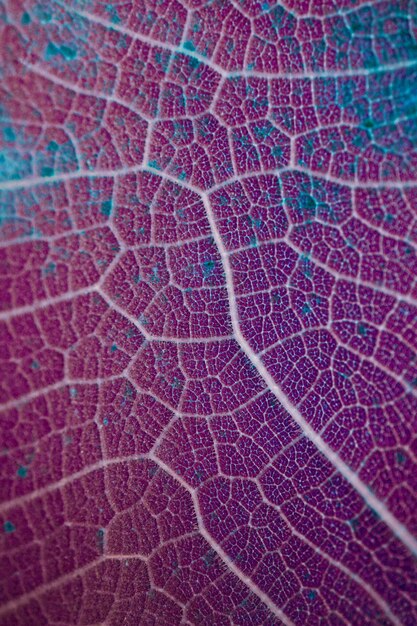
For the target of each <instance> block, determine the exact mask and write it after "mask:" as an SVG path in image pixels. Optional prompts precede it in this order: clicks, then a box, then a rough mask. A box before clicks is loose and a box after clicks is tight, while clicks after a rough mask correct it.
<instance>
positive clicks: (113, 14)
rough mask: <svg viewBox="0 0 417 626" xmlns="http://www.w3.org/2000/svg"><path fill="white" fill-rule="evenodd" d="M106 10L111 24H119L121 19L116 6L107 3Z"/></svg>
mask: <svg viewBox="0 0 417 626" xmlns="http://www.w3.org/2000/svg"><path fill="white" fill-rule="evenodd" d="M106 11H107V13H108V14H109V16H110V21H111V22H112V24H120V22H121V21H122V20H121V19H120V17H119V14H118V12H117V8H116V7H115V6H113V5H112V4H108V5H107V6H106Z"/></svg>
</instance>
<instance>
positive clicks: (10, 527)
mask: <svg viewBox="0 0 417 626" xmlns="http://www.w3.org/2000/svg"><path fill="white" fill-rule="evenodd" d="M3 529H4V532H5V533H6V534H8V535H9V534H10V533H14V531H15V530H16V526H15V525H14V524H13V523H12V522H10V521H9V520H6V521H5V522H4V524H3Z"/></svg>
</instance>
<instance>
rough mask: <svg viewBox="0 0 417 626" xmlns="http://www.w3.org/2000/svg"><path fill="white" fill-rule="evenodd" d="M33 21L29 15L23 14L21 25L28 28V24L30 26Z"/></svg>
mask: <svg viewBox="0 0 417 626" xmlns="http://www.w3.org/2000/svg"><path fill="white" fill-rule="evenodd" d="M31 21H32V20H31V17H30V15H29V13H23V15H22V19H21V20H20V23H21V24H22V26H26V25H27V24H30V23H31Z"/></svg>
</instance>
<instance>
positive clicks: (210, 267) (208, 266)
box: [203, 261, 216, 277]
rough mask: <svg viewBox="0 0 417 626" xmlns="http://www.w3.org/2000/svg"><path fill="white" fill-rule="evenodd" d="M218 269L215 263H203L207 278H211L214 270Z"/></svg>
mask: <svg viewBox="0 0 417 626" xmlns="http://www.w3.org/2000/svg"><path fill="white" fill-rule="evenodd" d="M215 267H216V263H215V261H204V263H203V274H204V276H205V277H208V276H210V275H211V274H212V273H213V272H214V268H215Z"/></svg>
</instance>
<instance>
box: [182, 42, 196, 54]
mask: <svg viewBox="0 0 417 626" xmlns="http://www.w3.org/2000/svg"><path fill="white" fill-rule="evenodd" d="M184 48H185V49H186V50H191V52H194V50H195V45H194V44H193V42H192V41H185V42H184Z"/></svg>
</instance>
